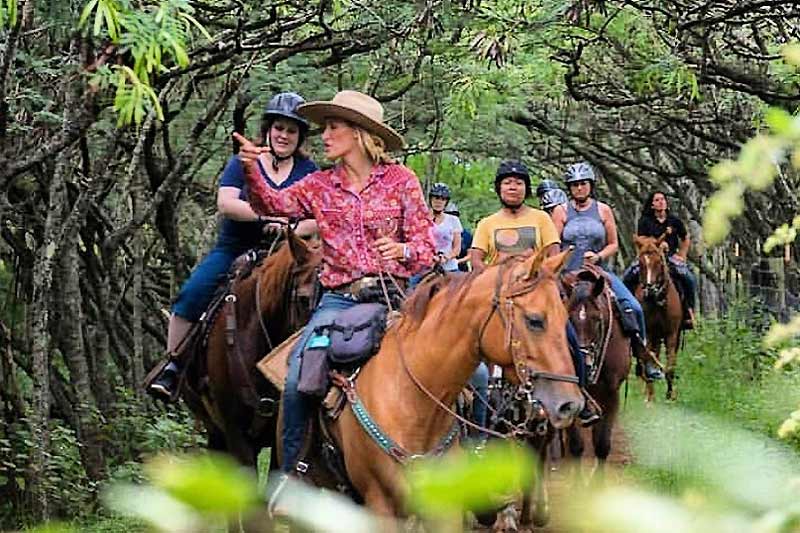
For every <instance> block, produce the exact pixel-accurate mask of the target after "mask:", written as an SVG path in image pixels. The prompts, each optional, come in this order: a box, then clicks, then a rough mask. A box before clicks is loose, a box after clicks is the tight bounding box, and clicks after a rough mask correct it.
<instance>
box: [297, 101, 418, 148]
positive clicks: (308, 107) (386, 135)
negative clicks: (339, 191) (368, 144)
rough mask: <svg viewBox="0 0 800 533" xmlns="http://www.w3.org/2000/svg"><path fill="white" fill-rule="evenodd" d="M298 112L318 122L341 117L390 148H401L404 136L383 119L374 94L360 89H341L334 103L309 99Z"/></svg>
mask: <svg viewBox="0 0 800 533" xmlns="http://www.w3.org/2000/svg"><path fill="white" fill-rule="evenodd" d="M297 112H298V113H299V114H300V115H301V116H304V117H306V118H307V119H309V120H310V121H312V122H316V123H317V124H324V123H325V119H327V118H340V119H343V120H346V121H348V122H350V123H352V124H355V125H356V126H359V127H361V128H364V129H365V130H367V131H368V132H370V133H373V134H375V135H377V136H378V137H380V138H381V139H383V142H385V143H386V148H387V149H388V150H399V149H401V148H403V146H404V145H405V142H404V141H403V137H402V136H401V135H400V134H399V133H397V132H396V131H394V130H393V129H392V128H390V127H389V126H387V125H386V124H384V122H383V106H382V105H381V104H380V102H378V101H377V100H375V99H374V98H373V97H371V96H368V95H366V94H364V93H360V92H358V91H339V92H338V93H336V96H334V97H333V100H331V101H330V102H309V103H307V104H303V105H301V106H299V107H298V108H297Z"/></svg>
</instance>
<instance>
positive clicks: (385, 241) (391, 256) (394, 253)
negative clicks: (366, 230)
mask: <svg viewBox="0 0 800 533" xmlns="http://www.w3.org/2000/svg"><path fill="white" fill-rule="evenodd" d="M375 247H376V248H377V249H378V252H379V253H380V254H381V259H383V260H385V261H389V260H395V261H399V260H401V259H403V258H404V257H405V256H404V254H405V245H404V244H403V243H401V242H395V241H393V240H392V239H390V238H389V237H381V238H380V239H378V240H376V241H375Z"/></svg>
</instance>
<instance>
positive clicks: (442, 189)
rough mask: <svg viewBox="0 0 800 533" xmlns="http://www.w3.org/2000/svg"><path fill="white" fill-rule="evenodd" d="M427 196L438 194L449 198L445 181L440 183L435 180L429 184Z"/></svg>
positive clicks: (448, 188)
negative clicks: (429, 188) (431, 184)
mask: <svg viewBox="0 0 800 533" xmlns="http://www.w3.org/2000/svg"><path fill="white" fill-rule="evenodd" d="M428 196H438V197H439V198H445V199H447V200H449V199H450V187H448V186H447V184H446V183H442V182H441V181H439V182H436V183H434V184H433V186H431V190H430V192H429V193H428Z"/></svg>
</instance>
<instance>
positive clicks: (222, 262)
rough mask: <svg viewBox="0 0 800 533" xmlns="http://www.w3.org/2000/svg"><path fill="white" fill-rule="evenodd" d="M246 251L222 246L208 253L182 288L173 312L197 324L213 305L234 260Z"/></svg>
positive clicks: (173, 306)
mask: <svg viewBox="0 0 800 533" xmlns="http://www.w3.org/2000/svg"><path fill="white" fill-rule="evenodd" d="M245 251H246V250H241V249H239V248H233V247H231V248H228V247H224V246H220V247H216V248H214V249H212V250H211V251H210V252H208V254H207V255H206V256H205V257H204V258H203V260H202V261H200V263H198V264H197V266H196V267H195V269H194V270H193V271H192V274H191V276H189V279H187V280H186V282H185V283H184V284H183V286H182V287H181V290H180V292H179V293H178V296H177V297H176V298H175V303H174V304H173V305H172V312H173V313H175V314H176V315H178V316H179V317H181V318H184V319H186V320H188V321H189V322H197V321H198V320H199V319H200V316H202V314H203V313H204V312H205V311H206V308H207V307H208V304H210V303H211V299H212V298H213V297H214V292H215V291H216V290H217V286H218V285H219V284H220V282H222V280H223V279H225V275H226V274H227V273H228V270H229V269H230V268H231V265H232V264H233V262H234V260H236V258H237V257H239V256H240V255H241V254H243V253H244V252H245Z"/></svg>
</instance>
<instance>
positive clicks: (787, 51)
mask: <svg viewBox="0 0 800 533" xmlns="http://www.w3.org/2000/svg"><path fill="white" fill-rule="evenodd" d="M781 55H783V59H784V60H785V61H786V62H787V63H789V64H790V65H794V66H796V67H800V43H791V44H787V45H786V46H784V47H783V49H782V50H781Z"/></svg>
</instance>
